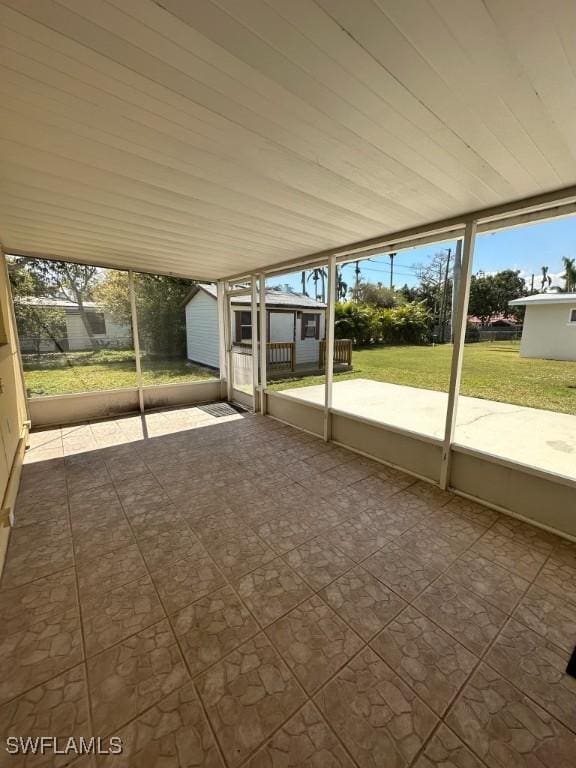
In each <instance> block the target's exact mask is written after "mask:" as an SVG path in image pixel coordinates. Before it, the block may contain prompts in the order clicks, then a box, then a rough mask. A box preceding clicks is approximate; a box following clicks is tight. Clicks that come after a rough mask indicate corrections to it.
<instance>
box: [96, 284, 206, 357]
mask: <svg viewBox="0 0 576 768" xmlns="http://www.w3.org/2000/svg"><path fill="white" fill-rule="evenodd" d="M193 285H194V283H193V282H192V281H191V280H185V279H183V278H178V277H168V276H165V275H149V274H143V273H139V274H135V275H134V290H135V293H136V310H137V313H138V330H139V336H140V346H141V348H142V351H143V352H144V353H146V354H148V355H153V356H155V357H159V358H174V357H175V358H182V357H185V356H186V312H185V307H184V304H185V299H186V297H187V296H188V294H189V293H190V289H191V288H192V287H193ZM96 295H97V298H98V301H99V302H101V303H102V304H103V305H104V306H105V307H106V309H107V311H108V312H110V314H111V315H112V317H113V318H114V319H115V320H117V321H118V322H127V323H129V322H130V319H131V308H130V293H129V286H128V279H127V275H126V274H125V273H121V272H112V271H111V272H108V273H107V274H106V277H105V278H104V280H103V282H102V283H101V285H99V286H98V289H97V292H96ZM192 330H193V331H194V329H192Z"/></svg>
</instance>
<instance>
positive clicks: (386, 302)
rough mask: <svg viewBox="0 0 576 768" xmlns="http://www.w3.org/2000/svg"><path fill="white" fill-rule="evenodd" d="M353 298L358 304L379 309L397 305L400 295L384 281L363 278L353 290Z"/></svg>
mask: <svg viewBox="0 0 576 768" xmlns="http://www.w3.org/2000/svg"><path fill="white" fill-rule="evenodd" d="M351 294H352V299H353V301H355V302H356V303H357V304H365V305H366V306H370V307H378V308H379V309H384V308H390V307H395V306H396V305H397V304H398V303H399V297H398V295H397V294H396V293H395V292H394V291H391V290H390V288H385V287H384V286H383V285H382V283H368V282H365V281H363V280H361V281H360V282H359V283H358V285H357V287H356V286H355V287H354V288H352V290H351Z"/></svg>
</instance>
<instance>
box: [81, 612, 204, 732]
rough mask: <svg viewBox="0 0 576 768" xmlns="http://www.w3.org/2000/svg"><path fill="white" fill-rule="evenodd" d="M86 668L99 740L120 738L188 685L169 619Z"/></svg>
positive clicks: (123, 643)
mask: <svg viewBox="0 0 576 768" xmlns="http://www.w3.org/2000/svg"><path fill="white" fill-rule="evenodd" d="M87 666H88V687H89V693H90V701H91V704H92V726H93V728H94V732H95V733H98V734H108V733H116V731H117V730H118V728H120V727H121V726H122V725H124V724H126V723H128V722H130V721H131V720H133V719H134V718H135V717H138V715H140V714H142V712H144V711H145V710H146V709H148V708H149V707H151V706H153V705H154V704H156V703H158V702H159V701H160V700H161V699H163V698H164V697H165V696H167V695H168V694H169V693H172V692H173V691H175V690H176V689H177V688H180V686H182V685H184V683H185V682H186V681H187V680H189V676H188V673H187V671H186V667H185V665H184V661H183V660H182V657H181V656H180V651H179V650H178V645H177V643H176V640H175V638H174V635H173V634H172V630H171V629H170V625H169V624H168V621H167V620H166V619H164V620H163V621H160V622H158V624H154V625H153V626H151V627H147V628H146V629H144V630H142V632H139V633H138V634H137V635H132V636H131V637H129V638H127V639H126V640H123V641H122V642H121V643H119V644H118V645H114V646H113V647H112V648H108V650H106V651H103V652H102V653H99V654H98V655H97V656H94V657H93V658H91V659H88V661H87Z"/></svg>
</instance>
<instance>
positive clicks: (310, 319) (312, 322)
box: [302, 312, 320, 339]
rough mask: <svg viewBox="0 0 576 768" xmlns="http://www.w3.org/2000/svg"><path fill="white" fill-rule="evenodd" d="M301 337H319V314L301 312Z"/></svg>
mask: <svg viewBox="0 0 576 768" xmlns="http://www.w3.org/2000/svg"><path fill="white" fill-rule="evenodd" d="M302 338H303V339H319V338H320V315H312V314H307V313H304V312H303V313H302Z"/></svg>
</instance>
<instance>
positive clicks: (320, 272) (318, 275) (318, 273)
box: [308, 267, 326, 302]
mask: <svg viewBox="0 0 576 768" xmlns="http://www.w3.org/2000/svg"><path fill="white" fill-rule="evenodd" d="M308 280H313V281H314V298H315V299H321V300H322V301H324V302H325V301H326V270H325V269H324V268H323V267H317V268H316V269H313V270H312V272H310V274H309V275H308ZM319 280H321V281H322V293H321V294H319V293H318V281H319Z"/></svg>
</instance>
